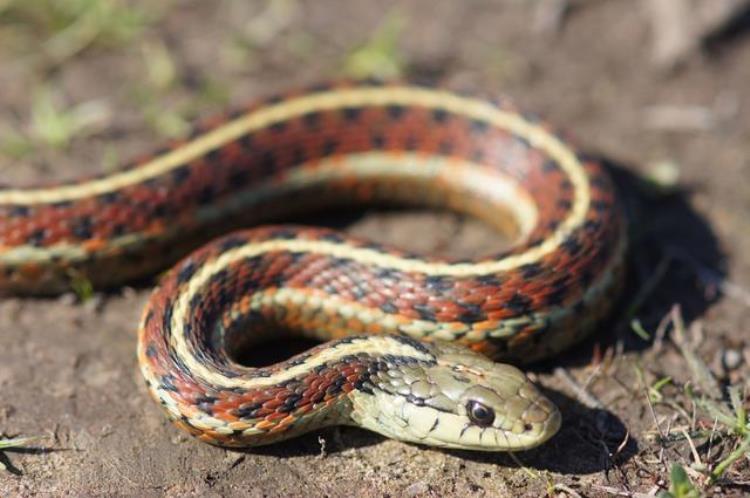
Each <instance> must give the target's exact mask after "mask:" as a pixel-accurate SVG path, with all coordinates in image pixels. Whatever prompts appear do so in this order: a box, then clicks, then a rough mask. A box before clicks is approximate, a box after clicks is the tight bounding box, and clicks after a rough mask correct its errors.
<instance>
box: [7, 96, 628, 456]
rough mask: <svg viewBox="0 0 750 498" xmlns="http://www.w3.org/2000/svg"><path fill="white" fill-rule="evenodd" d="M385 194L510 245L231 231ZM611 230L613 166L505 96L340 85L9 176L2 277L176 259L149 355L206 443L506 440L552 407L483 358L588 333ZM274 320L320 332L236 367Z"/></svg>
mask: <svg viewBox="0 0 750 498" xmlns="http://www.w3.org/2000/svg"><path fill="white" fill-rule="evenodd" d="M382 202H398V203H401V204H417V205H427V206H436V207H443V208H449V209H452V210H458V211H461V212H464V213H468V214H470V215H473V216H476V217H479V218H481V219H483V220H485V221H486V222H488V223H490V224H491V225H493V226H495V227H498V228H499V229H501V230H504V231H506V232H507V231H508V230H512V231H514V233H515V234H516V235H517V237H516V243H515V244H514V245H513V246H512V247H510V248H509V249H506V250H504V251H502V252H498V253H497V254H490V255H487V256H484V257H479V258H475V259H472V260H449V259H446V258H438V257H434V256H425V255H417V254H411V253H407V252H405V251H401V250H398V249H394V248H390V247H385V246H382V245H378V244H375V243H372V242H369V241H366V240H360V239H355V238H353V237H350V236H348V235H345V234H343V233H340V232H338V231H334V230H329V229H321V228H310V227H303V226H289V225H269V226H262V227H259V228H253V229H244V230H240V231H233V232H228V231H229V230H231V229H237V228H238V227H241V226H248V225H249V224H256V223H258V222H260V221H267V220H277V219H279V218H283V217H284V216H285V215H288V214H290V213H293V212H299V211H301V210H307V209H312V208H317V207H321V206H331V205H344V204H349V203H382ZM623 227H624V221H623V219H622V216H621V214H620V210H619V208H618V205H617V200H616V197H615V194H614V191H613V187H612V184H611V181H610V179H609V177H608V176H607V174H606V173H605V171H603V169H602V167H601V166H600V165H599V164H598V163H596V162H595V161H592V160H589V159H587V158H585V157H583V156H581V155H579V154H577V153H576V151H575V150H574V149H573V148H571V147H570V146H569V145H568V144H567V143H566V142H565V141H564V140H563V139H561V138H559V136H558V135H556V134H555V133H554V132H553V131H552V130H550V128H549V127H548V126H547V125H546V124H545V123H544V122H541V121H539V120H538V119H536V118H534V117H531V116H528V115H525V114H522V113H521V112H519V111H518V110H517V109H516V108H515V107H514V106H513V104H511V103H509V102H507V101H504V100H500V101H489V100H483V99H479V98H475V97H472V96H465V95H460V94H456V93H451V92H449V91H446V90H442V89H439V88H430V87H424V86H417V85H411V84H406V83H377V82H356V83H352V82H344V83H336V84H326V85H318V86H315V87H311V88H308V89H305V90H299V91H293V92H289V93H287V94H284V95H282V96H277V97H273V98H269V99H265V100H262V101H259V102H256V103H254V104H252V105H250V106H247V107H245V108H240V109H238V110H237V111H235V112H233V113H229V114H226V115H224V116H222V117H221V118H217V119H213V120H208V121H205V122H203V123H202V124H201V125H199V126H197V127H196V129H195V131H194V132H193V133H192V134H191V135H190V136H189V137H187V138H185V139H182V140H178V141H175V142H173V143H170V144H169V145H168V146H167V147H165V148H163V149H162V150H160V151H158V152H156V153H155V154H153V155H150V156H148V157H143V158H140V159H138V160H136V161H134V162H133V163H132V164H130V165H127V166H126V167H124V168H123V169H121V170H118V171H116V172H113V173H108V174H103V175H100V176H95V177H90V178H81V179H77V180H75V181H72V182H68V183H62V184H57V185H41V186H31V187H24V188H12V187H4V188H0V290H1V291H2V292H3V293H17V294H50V293H56V292H60V291H61V290H63V289H65V288H66V287H68V286H69V285H70V283H71V279H72V278H73V277H75V276H78V277H82V278H85V279H87V280H89V281H90V282H91V283H92V284H94V285H96V286H112V285H118V284H120V283H122V282H126V281H129V280H132V279H136V278H139V277H143V276H144V275H148V274H151V273H153V272H154V271H155V270H158V269H160V268H163V267H164V266H165V265H167V264H170V263H174V262H175V261H177V260H179V262H178V263H177V264H176V266H174V268H173V269H172V270H170V271H169V272H168V273H167V274H166V275H165V276H164V277H163V279H162V280H161V282H160V284H159V286H158V288H157V289H156V290H155V291H154V292H153V293H152V295H151V297H150V299H149V301H148V303H147V305H146V308H145V310H144V312H143V318H142V321H141V324H140V327H139V337H138V360H139V363H140V367H141V371H142V373H143V376H144V378H145V381H146V384H147V386H148V389H149V392H150V393H151V395H152V396H153V398H154V399H155V400H157V401H158V402H159V403H160V404H161V405H162V407H163V409H164V410H165V411H166V413H167V415H168V416H169V418H170V419H172V420H173V421H174V422H175V423H176V424H177V425H178V426H180V427H182V428H183V429H185V430H187V431H189V432H190V433H192V434H193V435H195V436H197V437H198V438H199V439H201V440H203V441H206V442H209V443H213V444H220V445H226V446H254V445H262V444H268V443H271V442H274V441H277V440H280V439H286V438H289V437H292V436H295V435H297V434H300V433H302V432H306V431H309V430H313V429H315V428H318V427H322V426H325V425H331V424H355V425H359V426H362V427H365V428H368V429H371V430H374V431H377V432H379V433H381V434H384V435H386V436H388V437H392V438H396V439H401V440H405V441H412V442H418V443H424V444H428V445H435V446H443V447H454V448H468V449H482V450H517V449H524V448H529V447H532V446H536V445H538V444H541V443H542V442H544V441H546V440H547V439H548V438H549V437H551V436H552V435H553V434H554V433H555V432H556V431H557V429H558V428H559V426H560V414H559V412H558V410H557V408H556V407H555V406H554V405H553V404H552V403H551V402H550V401H548V400H547V399H546V398H545V397H544V396H543V395H541V394H540V392H539V391H538V390H537V389H536V388H535V387H534V386H533V385H532V384H531V383H530V381H529V380H527V378H526V377H525V376H524V375H523V374H522V373H521V372H520V371H519V370H518V369H516V368H515V367H512V366H509V365H504V364H498V363H494V362H493V361H491V360H490V359H489V358H492V359H507V360H511V361H513V362H517V363H518V362H526V361H531V360H535V359H538V358H542V357H547V356H550V355H553V354H555V353H557V352H559V351H561V350H563V349H564V348H566V347H568V346H570V345H571V344H573V343H575V342H576V341H578V340H579V339H580V338H582V337H583V336H584V335H585V334H586V333H587V332H588V331H590V330H591V329H592V327H593V326H594V325H595V324H596V323H597V321H598V320H599V319H600V318H602V317H603V316H604V315H605V314H606V313H607V311H608V309H609V307H610V304H611V302H612V301H613V299H614V297H615V295H616V293H617V292H618V289H619V288H620V282H621V281H622V278H621V277H622V272H623V260H624V256H623V255H624V251H625V236H624V229H623ZM227 233H229V234H228V235H227ZM218 235H221V237H219V238H213V237H215V236H218ZM208 238H212V241H211V242H209V243H208V244H207V245H205V246H203V247H201V248H199V249H197V250H195V251H194V252H192V253H189V254H188V252H189V251H190V250H192V249H195V248H196V247H198V246H199V245H200V244H201V243H204V242H205V241H206V240H207V239H208ZM185 254H188V255H187V256H185ZM180 258H182V259H181V260H180ZM279 329H283V330H286V331H292V332H294V333H297V334H301V335H306V336H308V337H312V338H316V339H319V340H326V341H329V342H325V343H323V344H321V345H320V346H317V347H315V348H313V349H311V350H309V351H307V352H304V353H302V354H299V355H297V356H294V357H292V358H291V359H289V360H286V361H283V362H281V363H277V364H275V365H272V366H269V367H262V368H251V367H248V366H243V365H241V364H239V363H238V362H236V361H235V359H234V356H232V355H233V351H235V350H236V349H237V348H238V347H240V346H242V347H248V346H255V345H257V344H258V343H260V342H262V341H265V340H267V339H268V338H269V336H271V335H272V334H275V333H280V332H274V331H278V330H279Z"/></svg>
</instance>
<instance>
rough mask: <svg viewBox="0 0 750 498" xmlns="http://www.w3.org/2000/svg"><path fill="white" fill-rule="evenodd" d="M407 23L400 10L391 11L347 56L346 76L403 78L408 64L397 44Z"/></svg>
mask: <svg viewBox="0 0 750 498" xmlns="http://www.w3.org/2000/svg"><path fill="white" fill-rule="evenodd" d="M407 24H408V22H407V18H406V16H404V14H403V13H402V12H401V11H400V10H399V9H392V10H391V11H390V12H389V13H388V14H387V15H386V16H385V19H384V20H383V22H382V23H381V24H380V26H379V27H378V28H377V29H376V30H375V32H374V33H373V35H372V36H371V37H370V39H369V40H368V41H367V42H366V43H365V44H364V45H362V46H361V47H359V48H358V49H356V50H354V51H353V52H351V53H350V54H349V55H348V56H347V57H346V60H345V61H344V67H343V72H344V74H346V75H347V76H351V77H354V78H366V77H377V78H394V77H398V76H401V75H402V74H403V72H404V70H405V66H406V61H405V59H404V57H403V56H402V55H401V53H400V52H399V49H398V43H399V39H400V37H401V34H402V33H403V31H404V29H405V28H406V26H407Z"/></svg>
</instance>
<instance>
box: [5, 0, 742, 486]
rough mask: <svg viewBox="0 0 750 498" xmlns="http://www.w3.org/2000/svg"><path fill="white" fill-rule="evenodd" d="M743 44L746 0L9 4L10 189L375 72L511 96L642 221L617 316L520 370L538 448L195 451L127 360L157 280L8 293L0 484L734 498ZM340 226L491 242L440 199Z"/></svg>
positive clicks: (454, 246)
mask: <svg viewBox="0 0 750 498" xmlns="http://www.w3.org/2000/svg"><path fill="white" fill-rule="evenodd" d="M748 33H750V2H747V1H744V0H471V1H464V2H456V1H449V0H402V1H381V2H370V1H364V0H340V1H339V0H319V1H306V0H266V1H256V0H254V1H242V0H221V1H215V2H202V1H198V0H164V1H161V2H153V1H145V0H143V1H125V0H122V1H118V0H0V185H2V184H13V185H24V184H33V183H40V182H49V181H57V180H64V179H66V178H74V177H77V176H80V175H85V174H93V173H98V172H103V171H110V170H113V169H116V168H117V167H118V165H120V164H122V163H123V162H124V161H126V160H128V159H130V158H133V157H135V156H137V155H139V154H141V153H146V152H149V151H150V150H153V149H154V148H156V147H158V146H159V144H161V143H163V142H164V141H165V140H169V139H170V138H177V137H180V136H184V135H186V134H187V133H188V132H189V130H190V127H191V123H192V122H194V120H195V119H197V118H198V117H201V116H207V115H211V114H215V113H220V112H222V111H223V110H225V109H228V108H231V107H232V106H233V105H237V104H240V103H245V102H247V101H248V100H252V99H254V98H258V97H262V96H267V95H269V94H273V93H276V92H280V91H284V90H286V89H289V88H290V87H294V86H299V85H304V84H309V83H313V82H317V81H321V80H329V79H335V78H364V77H371V76H374V77H378V78H405V79H413V80H416V81H425V82H430V83H437V84H440V85H444V86H446V87H449V88H452V89H455V90H460V91H469V92H476V93H480V94H484V95H487V94H489V95H493V94H498V95H508V96H510V97H511V98H513V99H514V100H515V101H517V103H518V104H519V105H520V106H521V107H522V108H524V109H527V110H529V111H530V112H533V113H536V114H540V115H542V116H544V117H545V118H546V119H548V120H549V121H550V122H552V123H553V124H554V125H555V126H556V127H559V128H560V129H562V130H565V132H566V133H568V134H570V135H571V136H572V137H574V141H575V142H576V143H577V144H579V145H580V146H581V148H582V149H583V150H585V151H586V152H587V153H589V154H591V155H593V156H596V157H599V158H601V159H602V160H603V161H605V162H606V163H607V164H608V165H609V166H610V168H611V169H612V171H613V173H614V174H615V175H616V178H617V179H618V184H619V185H620V187H621V189H622V190H623V192H624V193H623V196H624V198H625V199H626V201H625V203H626V204H627V205H628V206H629V210H630V211H631V215H632V219H633V220H634V222H633V225H634V229H633V241H634V244H633V246H634V249H633V255H632V259H633V261H632V265H631V282H630V287H631V289H630V291H629V292H628V295H627V296H626V298H625V303H624V305H623V311H622V312H621V314H620V315H619V316H618V317H617V318H616V319H614V321H613V324H612V326H611V327H609V328H607V330H603V331H602V332H601V333H600V334H599V335H598V336H597V337H595V338H593V339H592V340H591V341H590V342H588V343H586V344H585V345H584V346H583V347H582V348H581V350H580V351H577V352H575V353H573V354H571V355H568V356H566V357H565V358H563V359H562V360H559V361H555V362H551V363H550V364H548V365H541V366H539V367H535V369H534V370H533V372H532V375H534V376H535V378H537V379H538V380H539V381H540V383H541V384H543V385H544V386H547V387H549V388H550V390H551V391H552V394H551V395H552V396H553V399H555V401H557V402H558V403H559V404H560V405H561V408H562V409H563V414H564V418H565V422H564V427H563V430H562V431H561V434H560V435H559V436H558V437H556V438H555V439H553V440H552V441H551V442H550V444H548V445H545V447H543V448H540V449H538V450H534V451H532V452H526V453H525V454H520V455H519V456H518V458H514V457H510V456H507V455H480V456H477V455H470V454H465V453H451V452H440V451H433V450H429V451H425V450H423V449H421V448H418V447H414V446H409V445H405V444H401V443H397V442H393V441H386V440H383V439H382V438H380V437H378V436H374V435H371V434H369V433H365V432H363V431H358V430H354V429H331V430H329V431H324V432H323V433H321V434H313V435H311V436H308V437H305V438H302V439H300V440H295V441H293V442H290V443H288V444H285V445H281V446H279V447H274V448H272V449H268V450H262V451H259V452H250V453H236V452H228V451H225V450H220V449H216V448H211V447H207V446H206V445H202V444H198V443H196V442H194V441H192V440H189V439H187V437H185V436H183V435H182V434H180V433H178V432H177V430H175V429H173V428H172V427H171V426H169V425H168V423H167V422H166V421H165V420H164V417H163V416H162V414H161V413H160V412H159V410H158V408H157V407H155V406H152V405H153V403H152V402H151V401H150V400H149V399H148V398H147V396H146V393H145V389H143V388H142V386H141V380H140V378H139V375H138V374H137V372H136V368H135V360H134V350H135V335H134V333H133V332H134V328H135V324H136V323H137V320H138V314H139V311H140V309H141V307H142V304H143V302H144V301H145V299H146V298H147V296H148V289H123V290H122V292H121V293H117V294H112V295H100V294H96V293H95V292H94V291H93V290H92V289H90V288H87V287H86V286H85V284H84V285H82V286H81V289H78V290H77V291H76V293H75V294H73V295H70V296H63V297H62V298H60V299H57V300H45V301H29V300H20V299H7V300H4V301H2V302H0V333H1V334H2V337H3V340H4V342H5V347H4V348H2V349H3V351H2V352H0V386H2V389H3V397H2V399H0V432H2V433H3V434H6V435H8V436H15V435H18V434H24V435H38V436H42V437H43V439H42V440H40V442H35V443H34V444H33V445H31V446H30V447H27V448H9V449H8V451H6V453H4V454H3V456H2V457H1V459H0V461H1V462H2V463H3V464H4V465H5V466H6V467H7V468H8V470H9V471H8V473H6V474H5V475H2V474H0V490H2V489H4V490H5V491H6V493H3V494H4V495H5V494H11V495H12V494H18V495H28V494H33V493H37V492H52V493H60V492H62V491H66V492H70V493H72V494H76V495H92V494H126V495H139V496H147V495H163V494H169V495H180V496H184V495H189V494H195V495H200V496H210V495H212V494H215V495H223V496H232V495H243V496H297V495H299V496H310V495H313V496H316V495H320V496H323V495H327V496H352V495H353V494H356V495H358V496H474V495H476V496H542V495H550V496H555V495H560V496H578V495H581V496H607V495H612V496H614V495H618V493H619V496H643V495H636V494H632V493H646V494H648V493H651V494H650V495H649V496H651V495H654V494H656V493H657V492H667V491H668V490H670V489H671V490H672V492H673V493H677V490H676V488H677V487H679V485H684V486H686V488H685V489H688V490H694V491H695V492H696V493H698V491H697V490H701V491H700V492H702V493H714V492H721V493H724V495H727V496H733V495H736V496H741V495H743V494H744V493H750V487H749V486H750V460H748V457H747V450H748V448H750V435H748V434H750V426H748V424H747V423H746V421H745V419H744V418H743V417H744V415H742V416H741V414H742V413H743V411H742V410H743V408H742V407H743V406H745V405H746V404H747V402H746V399H745V392H743V389H744V391H747V383H746V381H743V379H746V378H747V375H748V373H750V368H748V364H749V363H750V349H749V348H750V341H748V330H747V325H746V324H747V323H748V320H747V319H748V318H750V311H749V308H750V292H748V291H747V288H748V287H750V256H748V254H750V161H748V153H749V152H750V140H749V139H750V120H748V119H747V117H746V113H747V109H748V108H749V106H750V86H749V85H748V82H750V40H749V39H748V37H747V34H748ZM321 222H325V220H323V221H321ZM337 223H338V224H341V223H342V222H337ZM344 224H345V226H346V228H347V229H348V230H350V231H352V232H355V233H358V234H359V235H363V236H368V237H372V238H375V239H378V240H380V241H384V242H390V243H394V244H398V245H402V246H407V247H408V248H410V249H415V250H424V251H441V252H445V253H450V254H457V255H458V254H471V253H473V252H475V251H478V250H481V249H483V248H486V247H488V246H492V245H493V244H496V235H495V234H493V233H492V232H491V231H490V230H489V229H487V228H486V227H484V226H483V225H481V224H480V223H478V222H476V221H472V220H466V219H464V218H463V217H461V216H456V215H451V214H447V213H430V212H422V211H419V210H409V211H402V212H377V211H373V210H364V211H363V212H361V213H358V214H357V216H355V217H353V218H351V219H347V220H345V222H344ZM683 324H684V326H683ZM665 337H666V338H665ZM696 365H697V366H696ZM693 367H695V368H693ZM701 372H702V373H701ZM707 372H710V373H707ZM743 382H744V384H743ZM686 386H693V387H694V388H695V389H696V391H695V392H693V391H690V390H689V389H686ZM732 386H736V387H735V388H732ZM737 386H739V387H737ZM743 386H744V387H743ZM696 393H698V394H696ZM732 393H733V394H732ZM701 400H709V401H707V402H705V401H701ZM0 444H1V442H0ZM14 451H15V452H14ZM675 468H677V469H678V470H677V471H674V469H675ZM675 472H676V473H675ZM691 492H692V491H691ZM623 493H631V494H623ZM674 496H689V495H687V494H684V495H679V494H674ZM695 496H698V495H697V494H696V495H695Z"/></svg>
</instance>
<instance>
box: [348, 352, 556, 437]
mask: <svg viewBox="0 0 750 498" xmlns="http://www.w3.org/2000/svg"><path fill="white" fill-rule="evenodd" d="M429 348H430V350H431V352H432V354H433V355H434V357H435V361H434V362H432V363H430V364H419V365H397V364H393V365H392V366H390V367H389V368H387V369H385V370H384V371H383V372H382V373H380V374H379V375H378V376H376V377H373V378H371V381H372V384H373V385H374V387H375V389H373V390H372V394H370V395H366V394H361V393H360V394H355V395H354V396H353V398H352V399H353V401H354V403H353V405H354V411H353V413H352V417H353V418H354V419H355V421H356V423H357V424H358V425H362V426H364V427H367V428H369V429H371V430H374V431H376V432H379V433H381V434H383V435H385V436H388V437H391V438H395V439H400V440H403V441H409V442H415V443H420V444H426V445H430V446H441V447H445V448H456V449H467V450H480V451H517V450H524V449H528V448H533V447H535V446H538V445H540V444H542V443H544V442H545V441H547V440H548V439H549V438H550V437H552V436H553V435H554V434H555V433H556V432H557V430H558V429H559V428H560V422H561V417H560V412H559V411H558V409H557V407H556V406H555V405H554V404H553V403H552V402H551V401H549V400H548V399H547V398H546V397H544V395H542V394H541V393H540V392H539V390H538V389H537V388H536V387H535V386H534V385H533V384H532V383H531V381H530V380H529V379H528V378H527V377H526V376H525V375H524V374H523V373H522V372H521V371H520V370H518V369H517V368H515V367H513V366H510V365H505V364H500V363H494V362H492V361H490V360H489V359H487V358H485V357H484V356H481V355H479V354H478V353H475V352H473V351H471V350H468V349H465V348H463V347H460V346H454V345H450V344H445V343H434V344H432V345H430V346H429Z"/></svg>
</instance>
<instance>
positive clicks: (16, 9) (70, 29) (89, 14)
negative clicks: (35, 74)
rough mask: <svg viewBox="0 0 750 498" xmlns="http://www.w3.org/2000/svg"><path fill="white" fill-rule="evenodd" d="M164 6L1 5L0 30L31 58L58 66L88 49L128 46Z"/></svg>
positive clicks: (75, 0) (102, 1)
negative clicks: (42, 58) (7, 31)
mask: <svg viewBox="0 0 750 498" xmlns="http://www.w3.org/2000/svg"><path fill="white" fill-rule="evenodd" d="M168 3H169V2H154V6H149V8H148V9H146V8H144V7H139V6H137V5H134V4H132V2H125V1H123V0H33V1H29V0H4V1H3V2H2V3H0V28H5V29H12V30H13V32H14V34H15V35H17V37H19V36H20V37H21V38H26V39H27V41H30V42H31V43H26V45H28V46H29V47H30V48H31V49H32V50H33V54H34V55H39V53H41V54H43V55H44V56H46V58H48V59H49V60H51V61H52V62H53V63H57V64H59V63H62V62H64V61H66V60H68V59H69V58H71V57H74V56H75V55H76V54H78V53H80V52H81V51H83V50H86V49H87V48H90V47H92V46H105V47H106V46H118V45H122V44H127V43H129V42H130V41H132V40H133V39H134V38H135V37H136V36H138V35H139V34H140V33H141V32H142V31H143V29H145V28H146V27H147V26H148V25H149V24H150V23H152V22H153V21H155V20H156V19H158V18H159V17H160V15H161V13H162V12H163V11H164V8H165V5H166V4H168ZM4 38H6V39H7V38H10V37H4ZM40 39H41V40H44V41H42V42H41V44H40V43H39V42H38V40H40ZM17 43H19V42H17ZM19 44H20V43H19Z"/></svg>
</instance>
